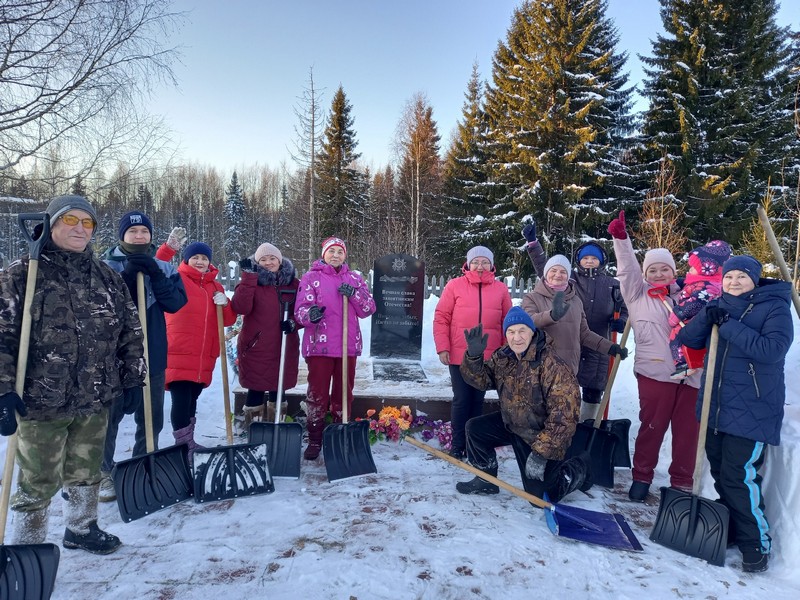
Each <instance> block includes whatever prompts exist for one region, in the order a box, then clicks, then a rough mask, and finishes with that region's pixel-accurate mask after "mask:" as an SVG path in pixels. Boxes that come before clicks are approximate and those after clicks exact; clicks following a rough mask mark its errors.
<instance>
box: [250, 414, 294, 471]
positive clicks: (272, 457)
mask: <svg viewBox="0 0 800 600" xmlns="http://www.w3.org/2000/svg"><path fill="white" fill-rule="evenodd" d="M248 441H249V442H250V443H251V444H266V445H267V448H269V472H270V474H271V475H272V476H273V477H282V478H287V479H297V478H298V477H300V451H301V449H302V446H303V426H302V425H300V423H263V422H259V421H254V422H253V423H251V424H250V431H249V432H248Z"/></svg>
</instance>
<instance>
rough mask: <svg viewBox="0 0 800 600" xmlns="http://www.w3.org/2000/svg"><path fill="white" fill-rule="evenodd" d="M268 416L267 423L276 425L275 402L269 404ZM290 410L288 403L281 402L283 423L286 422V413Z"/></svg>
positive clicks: (267, 404)
mask: <svg viewBox="0 0 800 600" xmlns="http://www.w3.org/2000/svg"><path fill="white" fill-rule="evenodd" d="M266 406H267V416H266V419H265V420H266V422H267V423H274V422H275V402H267V403H266ZM288 409H289V403H288V402H281V422H283V421H285V420H286V411H287V410H288Z"/></svg>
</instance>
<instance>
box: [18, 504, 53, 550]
mask: <svg viewBox="0 0 800 600" xmlns="http://www.w3.org/2000/svg"><path fill="white" fill-rule="evenodd" d="M14 512H15V517H14V536H13V538H12V540H11V543H12V544H43V543H44V539H45V537H46V536H47V519H48V510H47V508H40V509H38V510H30V511H24V512H23V511H14Z"/></svg>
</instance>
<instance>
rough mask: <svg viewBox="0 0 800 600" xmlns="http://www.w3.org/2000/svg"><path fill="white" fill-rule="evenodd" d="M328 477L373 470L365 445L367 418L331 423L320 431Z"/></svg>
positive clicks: (375, 471)
mask: <svg viewBox="0 0 800 600" xmlns="http://www.w3.org/2000/svg"><path fill="white" fill-rule="evenodd" d="M322 455H323V456H324V458H325V470H326V471H327V473H328V481H336V480H337V479H345V478H347V477H355V476H357V475H366V474H367V473H377V472H378V469H377V467H376V466H375V461H374V460H373V458H372V449H371V448H370V445H369V421H366V420H365V421H354V422H352V423H333V424H331V425H328V426H327V427H325V429H324V431H323V432H322Z"/></svg>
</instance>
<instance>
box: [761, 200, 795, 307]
mask: <svg viewBox="0 0 800 600" xmlns="http://www.w3.org/2000/svg"><path fill="white" fill-rule="evenodd" d="M756 210H757V212H758V220H759V221H761V227H762V228H763V229H764V234H765V235H766V236H767V242H769V247H770V249H771V250H772V255H773V256H774V257H775V262H776V263H777V265H778V268H779V269H780V271H781V277H783V280H784V281H786V282H788V283H790V284H791V286H792V304H794V311H795V312H796V313H797V316H798V317H800V296H798V294H797V288H795V286H794V280H793V279H792V274H791V273H790V272H789V267H788V266H787V265H786V259H785V258H783V252H781V247H780V245H779V244H778V240H777V239H776V238H775V232H774V231H772V225H770V223H769V217H768V216H767V211H765V210H764V207H763V206H759V207H758V208H757V209H756Z"/></svg>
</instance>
